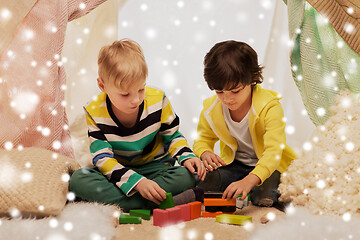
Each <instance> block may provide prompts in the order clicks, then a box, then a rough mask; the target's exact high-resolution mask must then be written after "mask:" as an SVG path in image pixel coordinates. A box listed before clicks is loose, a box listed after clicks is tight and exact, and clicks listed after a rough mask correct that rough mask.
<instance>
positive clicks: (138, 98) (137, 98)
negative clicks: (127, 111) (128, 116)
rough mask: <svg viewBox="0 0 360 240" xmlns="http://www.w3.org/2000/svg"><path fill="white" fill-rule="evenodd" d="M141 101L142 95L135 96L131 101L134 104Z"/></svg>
mask: <svg viewBox="0 0 360 240" xmlns="http://www.w3.org/2000/svg"><path fill="white" fill-rule="evenodd" d="M139 101H140V96H134V97H133V98H132V99H131V101H130V102H131V103H132V104H137V103H138V102H139Z"/></svg>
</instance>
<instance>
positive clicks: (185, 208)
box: [177, 204, 191, 222]
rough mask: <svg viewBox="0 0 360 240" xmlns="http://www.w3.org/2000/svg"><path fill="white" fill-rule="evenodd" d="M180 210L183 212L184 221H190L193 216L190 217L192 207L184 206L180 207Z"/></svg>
mask: <svg viewBox="0 0 360 240" xmlns="http://www.w3.org/2000/svg"><path fill="white" fill-rule="evenodd" d="M177 207H178V208H180V210H181V213H180V214H181V219H182V220H183V221H185V222H186V221H190V220H191V216H190V205H189V204H182V205H178V206H177Z"/></svg>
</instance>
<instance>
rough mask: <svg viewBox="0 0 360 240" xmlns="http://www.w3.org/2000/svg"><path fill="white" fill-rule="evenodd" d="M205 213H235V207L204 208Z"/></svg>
mask: <svg viewBox="0 0 360 240" xmlns="http://www.w3.org/2000/svg"><path fill="white" fill-rule="evenodd" d="M205 211H207V212H223V213H232V212H235V211H236V206H205Z"/></svg>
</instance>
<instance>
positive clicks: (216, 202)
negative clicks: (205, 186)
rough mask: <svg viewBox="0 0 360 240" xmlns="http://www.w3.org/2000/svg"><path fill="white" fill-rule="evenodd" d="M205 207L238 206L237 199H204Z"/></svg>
mask: <svg viewBox="0 0 360 240" xmlns="http://www.w3.org/2000/svg"><path fill="white" fill-rule="evenodd" d="M204 206H217V207H218V206H236V199H230V200H227V199H222V198H204Z"/></svg>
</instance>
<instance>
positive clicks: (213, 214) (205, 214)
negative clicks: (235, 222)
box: [202, 211, 235, 218]
mask: <svg viewBox="0 0 360 240" xmlns="http://www.w3.org/2000/svg"><path fill="white" fill-rule="evenodd" d="M221 214H224V213H223V212H220V211H219V212H207V211H203V212H202V217H203V218H214V217H216V216H218V215H221ZM230 214H235V213H230Z"/></svg>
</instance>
